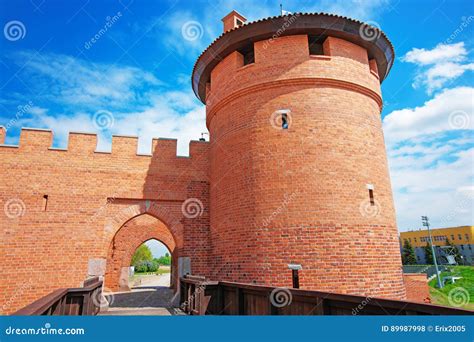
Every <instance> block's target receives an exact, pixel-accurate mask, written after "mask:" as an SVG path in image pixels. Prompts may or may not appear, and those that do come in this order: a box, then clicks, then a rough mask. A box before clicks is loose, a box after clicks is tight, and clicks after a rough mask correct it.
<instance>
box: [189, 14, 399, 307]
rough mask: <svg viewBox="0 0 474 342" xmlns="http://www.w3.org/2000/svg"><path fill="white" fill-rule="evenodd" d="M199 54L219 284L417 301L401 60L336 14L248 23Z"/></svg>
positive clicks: (372, 34) (376, 34) (227, 22)
mask: <svg viewBox="0 0 474 342" xmlns="http://www.w3.org/2000/svg"><path fill="white" fill-rule="evenodd" d="M223 21H224V28H225V30H226V32H225V33H224V34H223V35H221V36H220V37H219V38H218V39H217V40H215V41H214V42H213V43H212V44H211V45H210V46H209V47H208V48H207V49H206V50H205V51H204V52H203V54H202V55H201V56H200V57H199V59H198V61H197V63H196V65H195V68H194V71H193V89H194V91H195V93H196V95H197V96H198V97H199V98H200V99H201V101H203V102H204V103H205V104H206V109H207V127H208V128H209V131H210V136H211V151H210V162H211V184H210V215H211V217H210V224H211V232H210V234H211V242H212V249H213V260H215V265H214V274H213V276H214V277H215V278H217V279H219V280H229V281H238V282H245V283H257V284H269V285H275V286H291V284H292V273H291V271H290V270H289V269H288V264H290V263H296V264H301V266H302V270H301V271H299V276H300V285H301V288H306V289H320V290H326V291H331V292H339V293H351V294H362V295H370V296H377V297H390V298H398V299H403V298H405V289H404V286H403V281H402V270H401V260H400V251H399V244H398V238H397V227H396V221H395V213H394V206H393V199H392V191H391V185H390V178H389V173H388V167H387V158H386V152H385V145H384V137H383V132H382V125H381V117H380V112H381V108H382V99H381V92H380V83H381V82H382V81H383V79H384V78H385V77H386V76H387V74H388V72H389V70H390V67H391V65H392V63H393V59H394V51H393V48H392V45H391V44H390V42H389V41H388V39H387V38H386V36H385V35H384V34H383V33H382V32H380V31H379V30H377V29H373V28H371V27H370V26H368V25H366V24H364V23H361V22H359V21H355V20H351V19H348V18H343V17H338V16H333V15H327V14H292V15H286V16H279V17H273V18H268V19H264V20H259V21H256V22H253V23H249V24H246V23H245V18H244V17H242V16H241V15H240V14H238V13H236V12H232V13H231V14H230V15H228V16H226V17H225V18H224V20H223Z"/></svg>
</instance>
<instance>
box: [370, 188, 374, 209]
mask: <svg viewBox="0 0 474 342" xmlns="http://www.w3.org/2000/svg"><path fill="white" fill-rule="evenodd" d="M369 199H370V205H375V199H374V190H372V189H369Z"/></svg>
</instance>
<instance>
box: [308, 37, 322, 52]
mask: <svg viewBox="0 0 474 342" xmlns="http://www.w3.org/2000/svg"><path fill="white" fill-rule="evenodd" d="M325 38H326V37H323V36H308V46H309V54H310V55H324V49H323V42H324V39H325Z"/></svg>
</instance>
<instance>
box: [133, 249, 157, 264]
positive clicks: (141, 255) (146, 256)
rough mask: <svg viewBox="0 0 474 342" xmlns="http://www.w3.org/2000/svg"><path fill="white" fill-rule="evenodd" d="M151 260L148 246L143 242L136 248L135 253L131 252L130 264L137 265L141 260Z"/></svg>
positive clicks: (151, 255) (151, 256)
mask: <svg viewBox="0 0 474 342" xmlns="http://www.w3.org/2000/svg"><path fill="white" fill-rule="evenodd" d="M152 260H153V254H151V250H150V248H149V247H148V246H147V245H145V244H143V245H141V246H140V247H138V248H137V250H136V251H135V253H133V256H132V261H131V265H132V266H137V265H138V264H139V263H140V262H142V261H150V262H151V261H152Z"/></svg>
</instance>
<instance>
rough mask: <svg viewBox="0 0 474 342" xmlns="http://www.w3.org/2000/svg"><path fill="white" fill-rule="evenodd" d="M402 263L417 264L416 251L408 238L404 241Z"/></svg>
mask: <svg viewBox="0 0 474 342" xmlns="http://www.w3.org/2000/svg"><path fill="white" fill-rule="evenodd" d="M402 263H403V265H416V257H415V251H414V250H413V246H412V245H411V243H410V241H408V240H407V239H405V241H404V242H403V253H402Z"/></svg>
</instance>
